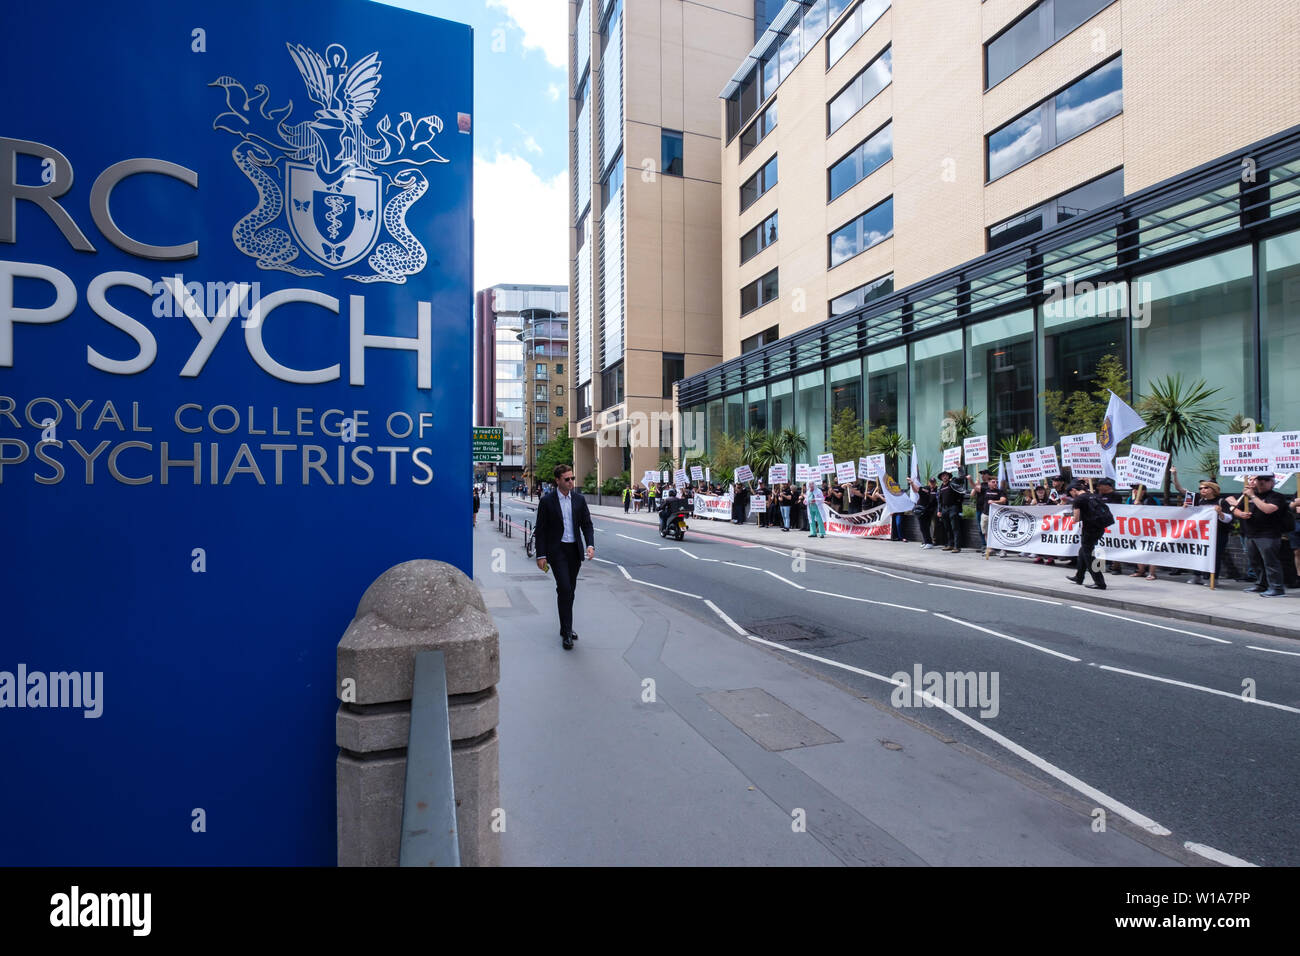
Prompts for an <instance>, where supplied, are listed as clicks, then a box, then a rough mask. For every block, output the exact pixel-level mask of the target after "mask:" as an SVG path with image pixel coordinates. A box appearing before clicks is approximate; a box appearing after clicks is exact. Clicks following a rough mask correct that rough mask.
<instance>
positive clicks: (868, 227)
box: [828, 196, 894, 269]
mask: <svg viewBox="0 0 1300 956" xmlns="http://www.w3.org/2000/svg"><path fill="white" fill-rule="evenodd" d="M893 234H894V197H893V196H890V197H889V198H888V199H886V200H885V201H884V202H882V203H879V204H878V205H876V206H873V207H872V208H870V209H868V210H867V211H866V212H864V213H863V214H862V215H861V216H858V217H857V218H856V219H854V220H853V221H852V222H849V223H847V224H845V225H843V226H841V227H840V228H839V229H836V230H835V231H834V232H832V233H831V234H830V236H829V239H828V241H829V248H830V252H829V255H830V267H831V268H832V269H834V268H835V267H836V266H837V265H839V264H840V263H841V262H848V261H849V260H850V259H852V258H853V257H854V256H856V255H858V254H859V253H862V252H865V251H866V250H868V249H870V248H871V247H872V246H874V245H876V244H877V243H880V242H884V241H885V240H886V239H888V238H889V237H890V236H892V235H893Z"/></svg>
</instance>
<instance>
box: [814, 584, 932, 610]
mask: <svg viewBox="0 0 1300 956" xmlns="http://www.w3.org/2000/svg"><path fill="white" fill-rule="evenodd" d="M808 593H809V594H825V595H826V596H827V597H834V598H842V599H844V600H845V601H860V602H862V603H863V604H880V605H882V606H884V607H896V608H898V609H899V610H900V611H919V612H920V613H922V614H929V613H930V612H929V611H927V610H926V609H925V608H922V607H908V606H907V605H906V604H890V603H889V602H888V601H873V600H871V598H861V597H854V596H853V595H852V594H836V593H834V592H833V591H814V590H813V589H812V588H809V589H808Z"/></svg>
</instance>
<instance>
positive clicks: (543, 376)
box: [533, 369, 551, 382]
mask: <svg viewBox="0 0 1300 956" xmlns="http://www.w3.org/2000/svg"><path fill="white" fill-rule="evenodd" d="M533 377H534V378H535V379H536V380H537V381H539V382H549V381H550V380H551V373H550V370H549V369H542V370H541V371H540V372H538V373H537V374H536V375H534V376H533Z"/></svg>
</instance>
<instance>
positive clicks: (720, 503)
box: [692, 495, 731, 521]
mask: <svg viewBox="0 0 1300 956" xmlns="http://www.w3.org/2000/svg"><path fill="white" fill-rule="evenodd" d="M692 500H693V501H694V502H695V517H697V518H716V519H718V520H719V521H730V520H731V497H730V496H729V495H696V496H695V497H694V498H693V499H692Z"/></svg>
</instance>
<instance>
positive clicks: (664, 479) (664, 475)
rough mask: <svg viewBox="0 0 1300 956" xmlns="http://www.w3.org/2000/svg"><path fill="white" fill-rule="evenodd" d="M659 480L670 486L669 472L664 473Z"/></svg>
mask: <svg viewBox="0 0 1300 956" xmlns="http://www.w3.org/2000/svg"><path fill="white" fill-rule="evenodd" d="M659 480H660V481H661V482H663V483H664V484H665V485H666V484H668V472H667V471H664V472H662V473H661V476H660V478H659Z"/></svg>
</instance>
